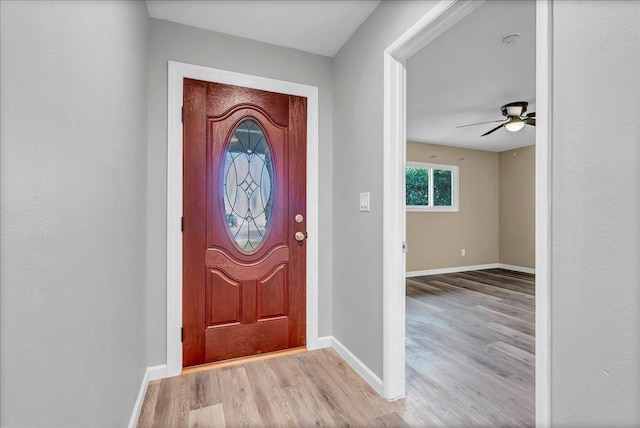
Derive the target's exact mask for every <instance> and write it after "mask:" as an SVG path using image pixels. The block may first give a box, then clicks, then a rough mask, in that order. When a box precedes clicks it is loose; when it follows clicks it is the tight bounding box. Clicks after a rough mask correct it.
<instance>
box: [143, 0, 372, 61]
mask: <svg viewBox="0 0 640 428" xmlns="http://www.w3.org/2000/svg"><path fill="white" fill-rule="evenodd" d="M379 3H380V0H375V1H371V0H341V1H333V0H324V1H317V0H305V1H299V0H298V1H296V0H280V1H260V0H258V1H253V0H242V1H238V0H236V1H218V0H215V1H213V0H196V1H190V0H189V1H187V0H185V1H170V0H147V10H148V11H149V15H150V16H151V17H152V18H157V19H163V20H166V21H173V22H177V23H179V24H185V25H190V26H192V27H198V28H204V29H207V30H212V31H218V32H221V33H226V34H231V35H234V36H239V37H245V38H248V39H253V40H258V41H261V42H265V43H271V44H274V45H279V46H285V47H288V48H294V49H299V50H303V51H306V52H311V53H315V54H319V55H325V56H329V57H332V56H334V55H335V54H336V53H337V52H338V51H339V50H340V48H341V47H342V45H344V43H345V42H346V41H347V40H349V37H351V35H352V34H353V33H354V32H355V31H356V29H357V28H358V27H359V26H360V24H362V23H363V22H364V20H365V19H367V17H368V16H369V14H370V13H371V12H373V10H374V9H375V8H376V7H377V6H378V4H379Z"/></svg>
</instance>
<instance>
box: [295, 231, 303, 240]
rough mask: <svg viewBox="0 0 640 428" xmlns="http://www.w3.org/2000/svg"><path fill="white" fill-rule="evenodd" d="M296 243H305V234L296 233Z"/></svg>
mask: <svg viewBox="0 0 640 428" xmlns="http://www.w3.org/2000/svg"><path fill="white" fill-rule="evenodd" d="M295 237H296V241H298V242H300V241H304V233H303V232H296V235H295Z"/></svg>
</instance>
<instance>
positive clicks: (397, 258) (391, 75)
mask: <svg viewBox="0 0 640 428" xmlns="http://www.w3.org/2000/svg"><path fill="white" fill-rule="evenodd" d="M481 4H482V1H475V0H470V1H469V0H458V1H456V0H444V1H441V2H440V3H438V4H437V5H436V6H435V7H434V8H433V9H432V10H430V11H429V12H428V13H427V14H426V15H424V16H423V17H422V18H421V19H420V20H419V21H418V22H417V23H416V24H415V25H413V26H412V27H411V28H409V29H408V30H407V31H406V32H405V33H404V34H403V35H402V36H400V37H399V38H398V39H397V40H396V41H395V42H394V43H392V44H391V45H390V46H389V47H388V48H387V49H386V50H385V52H384V145H383V146H384V167H383V176H384V188H383V219H384V226H383V344H384V350H383V395H384V397H385V398H387V399H389V400H394V399H397V398H400V397H403V396H404V394H405V343H404V340H405V265H406V256H405V254H404V253H403V252H402V242H403V241H404V240H405V239H406V238H405V237H406V224H405V203H404V200H405V182H404V180H405V176H404V167H405V162H406V138H405V135H406V81H405V80H406V70H405V61H406V59H407V58H409V57H410V56H411V55H413V54H414V53H416V52H417V51H419V50H420V49H421V48H423V47H424V46H425V45H426V44H427V43H429V42H431V41H432V40H434V39H435V38H436V37H437V36H439V35H440V34H442V33H443V32H444V31H446V30H447V29H448V28H450V27H451V26H452V25H454V24H455V23H456V22H458V21H459V20H460V19H462V18H463V17H464V16H466V15H468V14H469V13H470V12H471V11H473V10H474V9H475V8H476V7H478V6H480V5H481ZM551 29H552V27H551V4H550V2H549V1H548V0H541V1H540V0H539V1H537V3H536V46H537V47H536V110H537V112H536V116H537V118H538V120H537V123H536V281H535V292H536V380H535V381H536V425H537V426H542V427H546V426H549V425H550V401H549V400H550V389H549V388H550V364H549V358H550V357H549V356H550V352H549V340H550V334H549V328H550V314H549V308H550V301H549V285H550V268H551V263H550V260H551V259H550V257H551V240H550V218H551V215H550V213H551V192H550V186H551V175H550V174H551V95H552V92H551V89H552V88H551V83H552V79H551V65H552V63H551V61H552V57H551V42H552V38H551Z"/></svg>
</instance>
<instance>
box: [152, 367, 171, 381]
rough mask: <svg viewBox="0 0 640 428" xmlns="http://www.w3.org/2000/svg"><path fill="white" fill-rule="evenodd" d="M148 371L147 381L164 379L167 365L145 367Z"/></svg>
mask: <svg viewBox="0 0 640 428" xmlns="http://www.w3.org/2000/svg"><path fill="white" fill-rule="evenodd" d="M147 371H148V372H149V382H151V381H152V380H158V379H164V378H165V377H167V365H166V364H160V365H158V366H151V367H147Z"/></svg>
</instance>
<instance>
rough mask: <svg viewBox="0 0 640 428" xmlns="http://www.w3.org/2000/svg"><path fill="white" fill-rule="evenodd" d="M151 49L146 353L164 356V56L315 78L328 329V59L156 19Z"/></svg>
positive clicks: (155, 358)
mask: <svg viewBox="0 0 640 428" xmlns="http://www.w3.org/2000/svg"><path fill="white" fill-rule="evenodd" d="M150 44H151V46H150V52H149V86H148V88H149V117H148V120H149V149H148V150H149V170H148V198H149V205H148V217H147V218H148V224H147V230H148V241H147V245H148V256H147V266H148V285H147V293H148V316H147V324H148V328H149V331H148V334H149V336H148V353H149V365H156V364H164V363H165V362H166V341H167V340H166V336H167V333H166V304H167V299H166V296H167V291H166V284H167V279H166V251H167V250H166V205H167V198H166V180H167V173H166V171H167V166H166V165H167V61H169V60H172V61H180V62H186V63H190V64H197V65H203V66H207V67H212V68H220V69H224V70H230V71H236V72H240V73H248V74H253V75H257V76H263V77H269V78H273V79H279V80H285V81H290V82H295V83H302V84H306V85H312V86H317V87H318V88H319V91H318V92H319V104H320V106H319V116H320V126H319V130H320V136H319V137H320V138H319V152H320V154H319V156H320V158H319V163H320V196H319V197H320V203H319V206H320V224H319V230H320V236H318V237H315V238H314V237H311V236H310V237H309V239H319V246H320V260H319V270H320V278H319V300H320V303H319V304H320V312H319V325H320V336H325V335H329V334H331V257H330V254H331V245H332V244H331V238H332V234H331V227H332V226H331V209H332V208H331V207H332V195H331V188H332V187H331V180H332V166H331V162H332V147H333V144H332V116H331V108H332V107H331V105H332V102H333V100H332V77H331V59H330V58H328V57H324V56H320V55H313V54H309V53H305V52H302V51H298V50H294V49H289V48H283V47H278V46H274V45H269V44H265V43H259V42H256V41H252V40H248V39H243V38H239V37H234V36H229V35H225V34H221V33H215V32H212V31H207V30H201V29H197V28H193V27H188V26H184V25H180V24H175V23H171V22H167V21H161V20H156V19H151V40H150Z"/></svg>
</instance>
